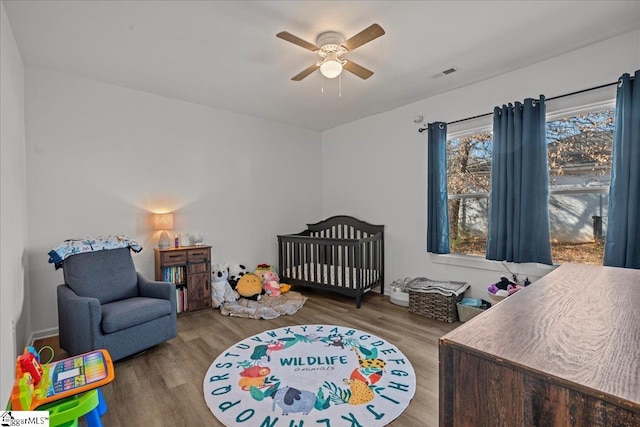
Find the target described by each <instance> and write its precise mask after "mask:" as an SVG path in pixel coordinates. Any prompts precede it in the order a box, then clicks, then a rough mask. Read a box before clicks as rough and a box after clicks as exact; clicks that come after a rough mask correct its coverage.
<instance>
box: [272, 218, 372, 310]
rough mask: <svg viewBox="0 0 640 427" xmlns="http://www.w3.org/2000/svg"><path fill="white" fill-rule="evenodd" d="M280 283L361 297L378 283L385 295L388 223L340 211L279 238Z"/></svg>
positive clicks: (358, 301)
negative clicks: (385, 242)
mask: <svg viewBox="0 0 640 427" xmlns="http://www.w3.org/2000/svg"><path fill="white" fill-rule="evenodd" d="M278 265H279V274H280V281H281V282H282V283H289V284H291V285H294V286H295V285H300V286H309V287H312V288H319V289H327V290H331V291H335V292H339V293H341V294H345V295H351V296H355V297H356V307H358V308H360V305H361V303H362V295H363V294H364V293H365V292H367V291H369V290H371V289H373V288H376V287H378V286H380V293H383V294H384V225H372V224H369V223H367V222H364V221H360V220H358V219H356V218H353V217H350V216H346V215H340V216H334V217H331V218H328V219H326V220H324V221H320V222H318V223H315V224H307V229H306V230H304V231H303V232H301V233H297V234H287V235H283V236H278Z"/></svg>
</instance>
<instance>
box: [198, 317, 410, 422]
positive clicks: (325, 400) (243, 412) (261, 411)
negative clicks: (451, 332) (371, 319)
mask: <svg viewBox="0 0 640 427" xmlns="http://www.w3.org/2000/svg"><path fill="white" fill-rule="evenodd" d="M203 388H204V398H205V400H206V402H207V405H208V406H209V408H210V409H211V412H213V414H214V415H215V416H216V418H218V420H220V421H221V422H222V423H224V424H225V425H227V426H237V425H246V426H270V427H277V426H290V425H298V426H302V425H309V426H311V425H314V426H315V425H320V426H326V427H331V426H342V425H353V426H366V427H375V426H384V425H387V424H388V423H390V422H391V421H393V420H394V419H395V418H397V417H398V416H399V415H400V414H401V413H402V411H404V409H405V408H406V407H407V405H408V404H409V402H410V401H411V399H412V398H413V395H414V393H415V388H416V377H415V373H414V371H413V367H412V366H411V363H410V362H409V359H407V357H406V356H405V355H404V354H403V353H402V352H401V351H400V350H399V349H398V348H397V347H396V346H394V345H393V344H391V343H389V342H388V341H385V340H384V339H382V338H379V337H377V336H375V335H372V334H370V333H367V332H363V331H359V330H357V329H353V328H348V327H343V326H333V325H297V326H288V327H284V328H280V329H274V330H269V331H265V332H262V333H260V334H258V335H254V336H252V337H249V338H247V339H245V340H243V341H240V342H239V343H237V344H235V345H233V346H231V347H230V348H228V349H227V350H226V351H224V352H223V353H222V354H220V355H219V356H218V357H217V358H216V360H214V361H213V363H212V364H211V366H210V367H209V370H208V371H207V373H206V375H205V378H204V385H203Z"/></svg>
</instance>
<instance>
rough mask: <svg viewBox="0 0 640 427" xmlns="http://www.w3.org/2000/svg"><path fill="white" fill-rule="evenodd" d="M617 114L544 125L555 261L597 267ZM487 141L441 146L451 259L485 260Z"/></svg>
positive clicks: (569, 116)
mask: <svg viewBox="0 0 640 427" xmlns="http://www.w3.org/2000/svg"><path fill="white" fill-rule="evenodd" d="M614 117H615V111H614V108H613V107H612V106H610V105H609V106H606V107H599V108H597V109H589V110H585V111H578V112H576V111H574V112H571V113H560V114H557V115H554V116H548V118H547V144H548V152H549V181H550V198H549V220H550V225H551V246H552V253H553V262H554V263H556V264H561V263H563V262H578V263H586V264H602V255H603V251H604V243H603V236H604V235H605V233H606V218H607V207H608V204H609V199H608V190H609V180H610V172H611V147H612V142H613V129H614ZM491 155H492V135H491V132H490V130H489V131H487V130H484V131H482V130H480V131H478V130H476V131H474V132H471V133H468V134H466V135H462V136H460V135H458V136H453V137H452V138H450V139H449V140H448V141H447V157H448V158H447V161H448V164H447V168H448V170H447V175H448V192H449V224H450V239H451V242H450V244H451V252H454V253H464V254H469V255H482V256H484V254H485V247H486V239H487V218H488V201H489V199H488V197H489V182H490V181H489V178H490V173H491Z"/></svg>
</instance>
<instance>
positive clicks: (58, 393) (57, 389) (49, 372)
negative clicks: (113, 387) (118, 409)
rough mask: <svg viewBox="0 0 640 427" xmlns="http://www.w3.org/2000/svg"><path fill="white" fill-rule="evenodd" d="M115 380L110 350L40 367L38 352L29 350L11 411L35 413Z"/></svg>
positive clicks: (19, 364)
mask: <svg viewBox="0 0 640 427" xmlns="http://www.w3.org/2000/svg"><path fill="white" fill-rule="evenodd" d="M113 378H114V369H113V362H112V360H111V356H110V355H109V352H108V351H107V350H95V351H91V352H89V353H84V354H81V355H78V356H73V357H70V358H67V359H62V360H59V361H57V362H53V363H47V364H40V356H39V355H38V353H37V352H36V350H35V348H33V347H27V348H25V349H24V352H23V353H22V354H21V355H20V356H18V359H17V361H16V378H15V381H14V385H13V389H12V391H11V407H12V409H14V410H17V411H32V410H34V409H35V408H37V407H38V406H41V405H44V404H46V403H49V402H53V401H56V400H59V399H63V398H65V397H69V396H73V395H76V394H79V393H84V392H86V391H89V390H93V389H95V388H98V387H101V386H103V385H105V384H108V383H110V382H111V381H113Z"/></svg>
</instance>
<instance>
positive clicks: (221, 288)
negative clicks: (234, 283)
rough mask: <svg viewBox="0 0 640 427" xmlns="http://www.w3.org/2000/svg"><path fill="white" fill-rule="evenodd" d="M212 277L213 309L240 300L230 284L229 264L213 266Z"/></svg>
mask: <svg viewBox="0 0 640 427" xmlns="http://www.w3.org/2000/svg"><path fill="white" fill-rule="evenodd" d="M211 277H212V280H211V306H212V307H213V308H218V307H220V306H221V305H223V304H224V303H226V302H234V301H235V300H237V299H238V293H237V292H236V291H234V290H233V289H232V288H231V285H230V284H229V280H228V278H229V270H228V269H227V264H212V265H211Z"/></svg>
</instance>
